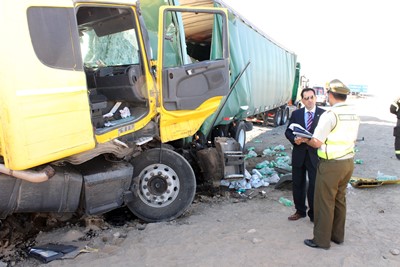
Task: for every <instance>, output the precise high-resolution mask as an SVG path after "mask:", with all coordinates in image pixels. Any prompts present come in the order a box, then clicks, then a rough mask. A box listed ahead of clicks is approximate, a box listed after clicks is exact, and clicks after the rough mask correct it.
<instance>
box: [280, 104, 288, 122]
mask: <svg viewBox="0 0 400 267" xmlns="http://www.w3.org/2000/svg"><path fill="white" fill-rule="evenodd" d="M288 120H289V108H288V107H285V108H284V109H282V120H281V125H285V124H286V122H287V121H288Z"/></svg>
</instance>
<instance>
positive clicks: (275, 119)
mask: <svg viewBox="0 0 400 267" xmlns="http://www.w3.org/2000/svg"><path fill="white" fill-rule="evenodd" d="M267 120H268V125H271V126H272V127H278V126H279V125H281V121H282V112H281V109H279V108H278V109H275V110H274V111H271V112H268V118H267Z"/></svg>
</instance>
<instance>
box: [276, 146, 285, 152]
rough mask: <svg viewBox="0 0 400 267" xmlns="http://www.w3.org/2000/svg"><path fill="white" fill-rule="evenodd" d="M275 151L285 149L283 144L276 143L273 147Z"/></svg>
mask: <svg viewBox="0 0 400 267" xmlns="http://www.w3.org/2000/svg"><path fill="white" fill-rule="evenodd" d="M274 150H275V151H285V146H284V145H277V146H276V147H274Z"/></svg>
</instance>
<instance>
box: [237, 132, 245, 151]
mask: <svg viewBox="0 0 400 267" xmlns="http://www.w3.org/2000/svg"><path fill="white" fill-rule="evenodd" d="M237 142H238V143H239V144H240V147H241V148H242V149H243V148H244V144H245V142H246V132H245V131H244V129H240V130H239V133H238V136H237Z"/></svg>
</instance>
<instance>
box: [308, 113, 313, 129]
mask: <svg viewBox="0 0 400 267" xmlns="http://www.w3.org/2000/svg"><path fill="white" fill-rule="evenodd" d="M307 113H308V119H307V131H309V130H310V129H311V124H312V122H313V114H312V112H311V111H308V112H307Z"/></svg>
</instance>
